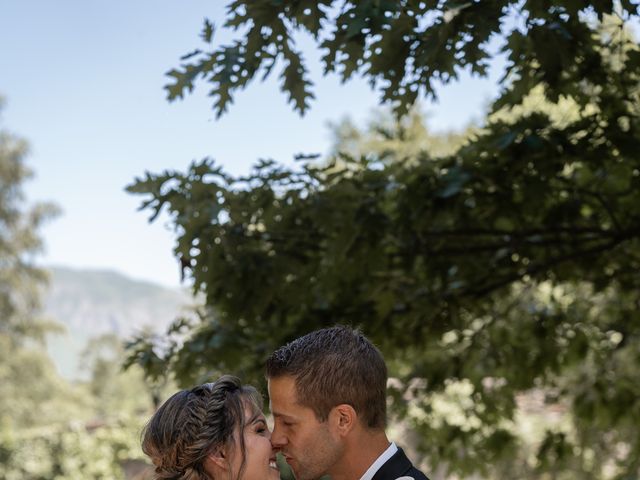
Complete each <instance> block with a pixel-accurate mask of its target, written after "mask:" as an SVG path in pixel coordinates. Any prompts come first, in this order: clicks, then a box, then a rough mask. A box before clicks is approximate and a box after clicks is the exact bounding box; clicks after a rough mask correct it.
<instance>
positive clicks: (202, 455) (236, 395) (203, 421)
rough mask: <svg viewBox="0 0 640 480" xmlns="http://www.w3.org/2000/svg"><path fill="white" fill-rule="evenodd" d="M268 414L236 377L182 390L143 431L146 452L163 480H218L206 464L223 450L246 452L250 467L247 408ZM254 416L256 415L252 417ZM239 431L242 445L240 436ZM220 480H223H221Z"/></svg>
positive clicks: (224, 377)
mask: <svg viewBox="0 0 640 480" xmlns="http://www.w3.org/2000/svg"><path fill="white" fill-rule="evenodd" d="M247 406H248V407H249V408H250V409H252V410H253V411H254V412H255V411H258V410H262V397H261V396H260V394H259V393H258V392H257V391H256V389H255V388H253V387H251V386H249V385H242V383H241V382H240V380H239V379H238V378H236V377H233V376H231V375H224V376H222V377H220V379H219V380H217V381H216V382H214V383H205V384H203V385H198V386H197V387H194V388H192V389H191V390H181V391H179V392H177V393H176V394H174V395H173V396H171V397H170V398H169V399H168V400H167V401H166V402H164V403H163V404H162V406H161V407H160V408H159V409H158V410H157V411H156V413H155V414H154V415H153V416H152V417H151V419H150V420H149V423H147V425H146V426H145V428H144V430H143V432H142V451H143V452H144V453H145V454H146V455H147V456H149V458H151V461H152V462H153V464H154V465H155V467H156V468H155V473H156V474H155V477H154V478H155V479H157V480H212V478H211V476H210V475H209V473H207V472H206V471H205V468H204V461H205V459H206V458H207V455H209V454H210V453H211V452H213V451H214V450H215V449H216V448H218V447H225V448H226V449H228V451H232V450H233V449H235V448H236V447H237V446H239V447H240V452H241V455H242V462H241V466H240V472H238V477H239V476H240V474H241V473H242V471H243V469H244V466H245V456H246V455H245V453H246V452H245V445H244V435H243V434H242V432H243V431H244V427H245V421H246V418H245V414H244V411H245V408H246V407H247ZM252 413H253V412H252ZM236 431H238V432H239V433H240V435H239V436H238V444H239V445H236V444H235V440H234V432H236ZM216 480H217V479H216Z"/></svg>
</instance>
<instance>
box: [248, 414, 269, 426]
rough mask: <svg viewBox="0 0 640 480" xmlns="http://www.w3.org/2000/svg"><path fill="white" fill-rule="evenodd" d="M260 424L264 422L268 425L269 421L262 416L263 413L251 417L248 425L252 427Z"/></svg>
mask: <svg viewBox="0 0 640 480" xmlns="http://www.w3.org/2000/svg"><path fill="white" fill-rule="evenodd" d="M258 422H264V423H267V421H266V420H265V418H264V417H263V416H262V413H260V412H258V413H255V414H254V415H253V417H251V418H250V419H249V421H248V422H247V423H248V424H250V425H252V424H254V423H258Z"/></svg>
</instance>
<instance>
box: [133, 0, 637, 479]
mask: <svg viewBox="0 0 640 480" xmlns="http://www.w3.org/2000/svg"><path fill="white" fill-rule="evenodd" d="M616 5H617V7H616ZM616 8H617V9H616ZM637 18H638V13H637V6H636V5H635V4H634V3H633V2H628V1H623V2H617V3H616V2H612V1H604V2H573V1H569V0H566V1H552V2H528V1H524V2H517V3H516V2H508V1H491V2H478V1H475V2H467V3H464V4H461V3H460V2H449V1H441V2H411V1H402V2H399V1H388V2H379V1H366V2H331V1H326V2H298V1H296V2H294V1H280V2H269V1H266V0H265V1H258V2H243V1H236V2H233V3H231V4H230V7H229V18H228V20H227V26H229V27H238V28H239V29H240V31H241V32H242V33H241V34H242V38H241V39H240V40H238V41H237V42H235V43H233V44H232V45H229V46H222V47H219V48H217V49H213V51H212V52H200V51H196V52H194V53H193V54H191V55H189V56H187V57H185V60H184V61H185V63H184V64H183V65H182V67H181V68H180V69H177V70H175V71H173V72H170V75H171V76H172V77H173V78H174V79H175V83H174V84H172V85H170V86H169V87H168V88H169V96H170V98H175V97H179V96H180V95H182V94H183V92H184V91H185V90H189V89H191V88H192V87H193V85H194V82H195V81H196V80H197V78H199V77H200V76H202V77H203V78H205V79H206V80H207V81H209V82H211V83H212V85H213V90H212V95H213V96H214V98H215V99H216V109H217V110H218V113H221V112H223V111H224V108H225V107H226V105H227V103H228V102H229V101H230V99H231V95H232V94H233V93H234V91H235V90H237V89H239V88H243V87H244V86H245V85H246V84H247V83H248V81H249V80H250V79H252V78H253V77H254V76H255V75H256V74H258V73H261V72H265V71H266V73H268V72H269V71H270V69H271V68H275V67H274V65H278V61H279V60H282V61H283V63H284V67H283V73H282V79H283V84H282V85H283V89H284V90H285V91H287V92H288V93H289V95H290V98H291V99H292V101H293V102H294V106H295V108H297V109H298V110H299V111H301V112H303V111H304V110H305V109H306V106H307V100H308V99H309V98H310V92H309V88H310V82H309V80H308V79H307V78H306V70H305V67H304V65H303V64H302V62H301V60H300V57H299V55H298V54H297V52H296V51H295V49H294V48H293V46H294V43H293V34H294V32H295V31H299V30H303V31H305V30H306V31H308V32H310V33H311V34H312V35H313V37H314V39H315V40H316V41H317V42H318V44H319V45H321V46H322V47H323V48H325V51H326V55H325V57H323V62H324V63H325V67H326V70H327V71H332V70H339V71H340V73H341V74H342V75H343V77H344V78H349V77H350V76H351V75H354V74H357V73H359V74H362V75H364V76H365V78H368V79H369V80H371V81H372V84H373V85H374V86H375V85H379V86H381V88H382V89H381V92H382V99H383V100H385V101H389V102H391V104H392V106H393V107H394V109H395V111H396V113H397V114H402V113H404V112H406V111H408V109H409V108H410V106H411V104H412V103H413V102H414V100H415V99H416V98H418V97H419V96H421V95H423V94H424V95H427V96H429V95H434V94H435V91H434V88H433V85H434V82H435V81H443V82H447V81H449V80H450V79H454V78H455V77H456V75H457V73H458V71H459V69H461V68H470V69H471V70H472V71H474V72H477V73H479V74H483V73H484V72H485V68H486V65H487V62H488V60H489V58H490V57H491V55H492V53H491V50H490V47H489V45H490V42H489V40H493V41H497V40H499V39H502V40H503V48H504V50H505V52H506V54H507V55H508V58H509V62H508V66H507V71H506V72H505V76H504V78H503V79H502V81H501V86H502V91H501V94H500V96H499V98H498V99H497V100H496V101H495V103H494V104H493V105H492V107H491V113H490V115H489V116H488V118H487V120H486V121H485V122H484V124H483V125H481V126H480V128H478V129H477V131H475V132H471V135H470V136H469V138H468V140H467V141H466V143H464V144H463V145H461V146H460V147H459V148H457V149H456V150H455V151H453V152H446V151H436V149H435V148H432V149H431V151H430V145H429V144H428V143H426V144H425V145H424V146H421V147H420V148H416V149H414V150H412V149H411V148H410V147H409V146H407V145H405V142H404V141H403V140H402V137H401V136H400V135H399V133H400V132H403V131H404V130H403V128H405V127H403V126H402V125H403V124H402V123H400V124H399V126H398V127H397V129H396V130H393V129H392V130H391V132H395V133H392V135H391V137H389V140H390V142H387V143H386V144H385V145H384V146H383V147H382V148H380V149H377V148H374V146H373V144H366V147H364V148H366V149H364V150H363V145H364V144H358V143H357V142H356V144H355V145H354V144H353V142H352V143H351V144H350V145H349V148H348V149H347V150H348V151H347V153H345V154H340V153H338V154H336V155H334V156H333V158H331V159H328V161H326V162H316V163H314V162H313V161H308V162H304V163H302V164H301V165H300V166H299V167H295V168H285V167H282V166H279V165H277V164H275V163H274V162H261V163H259V164H258V165H257V166H256V168H255V170H254V171H253V172H252V173H251V174H250V175H248V176H246V177H239V178H234V177H231V176H229V175H227V174H226V173H225V172H223V171H222V170H221V169H220V168H218V167H216V166H215V165H214V163H213V162H212V161H211V160H208V159H205V160H203V161H202V162H197V163H194V164H193V165H192V167H191V168H190V169H189V170H188V171H187V172H185V173H180V172H164V173H162V174H158V175H156V174H149V173H148V174H147V175H146V176H145V178H143V179H138V180H137V181H136V182H135V184H133V185H132V186H130V187H129V190H130V191H132V192H134V193H138V194H144V195H145V196H146V200H145V202H144V204H143V206H144V207H146V208H149V209H151V210H152V211H153V217H152V219H153V218H155V216H156V215H157V214H158V212H159V211H160V210H161V209H163V208H166V209H168V211H169V212H170V214H171V215H172V218H173V219H174V222H175V226H176V234H177V246H176V255H177V256H179V257H180V258H181V259H182V261H183V264H184V265H185V268H186V270H187V273H188V275H189V277H190V278H191V279H192V280H193V286H194V292H201V293H202V294H203V295H204V298H205V306H204V307H203V309H202V311H201V312H200V315H199V317H198V318H197V319H196V320H194V321H192V322H191V323H189V322H184V321H182V322H178V323H176V325H175V326H174V327H173V328H172V330H171V332H170V337H169V341H168V342H167V343H166V344H165V345H158V344H157V343H154V342H153V341H146V340H143V339H140V340H139V341H137V342H133V344H132V350H131V352H132V360H131V361H136V360H140V362H141V363H144V362H146V364H147V365H152V366H155V370H154V371H155V372H160V371H161V367H160V366H161V365H169V366H170V367H172V369H173V371H174V372H175V373H176V374H177V375H178V377H179V378H180V379H182V380H183V381H193V380H194V379H196V378H197V377H198V376H199V375H203V374H211V372H220V371H234V372H237V373H239V374H241V375H243V376H245V377H247V378H249V379H252V380H253V381H261V380H260V379H261V370H262V364H263V362H264V359H265V357H266V356H267V355H268V354H269V353H270V352H271V351H272V350H273V349H274V348H275V347H277V346H278V345H281V344H282V343H284V342H286V341H288V340H290V339H292V338H294V337H296V336H298V335H300V334H303V333H306V332H308V331H309V330H311V329H314V328H318V327H322V326H326V325H331V324H334V323H336V322H342V323H351V324H354V325H357V326H360V327H361V328H362V329H363V330H364V332H365V333H366V334H367V335H368V336H369V337H370V338H372V339H373V341H374V342H376V343H377V344H378V345H379V346H380V347H381V349H382V350H383V352H384V353H385V355H386V358H387V359H388V361H389V363H390V371H391V374H392V375H393V377H394V378H395V380H394V382H393V384H392V388H391V392H392V397H393V401H392V411H393V412H394V415H396V416H397V418H400V419H403V420H405V422H406V423H407V424H409V425H411V426H412V427H413V428H414V429H415V430H416V431H417V432H418V433H419V435H418V436H417V442H418V447H419V448H420V450H421V451H422V452H424V453H425V454H426V455H427V457H428V459H429V462H430V464H431V465H432V466H433V468H435V467H436V466H442V467H443V468H445V469H446V470H449V471H452V472H456V473H459V474H470V473H472V472H480V473H483V474H484V475H487V476H493V477H497V478H500V477H502V476H504V475H505V473H507V472H508V473H509V474H511V475H513V474H514V473H517V474H518V475H517V476H526V475H528V476H532V477H540V476H546V478H612V477H617V478H626V477H629V476H631V477H633V476H637V475H638V472H639V468H640V465H639V463H638V462H639V460H638V459H640V440H639V439H640V435H638V433H639V432H638V427H637V425H640V422H639V420H640V401H639V400H638V399H639V398H640V390H639V389H640V387H639V385H640V382H639V381H638V380H639V379H638V376H637V373H635V370H636V366H637V365H638V361H639V360H640V323H639V322H638V313H637V311H638V306H639V305H640V298H639V297H638V292H640V288H639V287H640V284H639V283H640V277H638V275H637V272H638V271H639V268H640V244H639V239H640V197H639V195H640V194H639V193H638V192H640V159H639V158H638V152H640V122H639V118H640V117H639V113H640V112H639V109H640V101H639V98H638V95H639V90H638V80H639V75H638V73H639V72H638V70H639V69H640V51H639V48H638V42H637V39H635V38H634V37H633V36H632V35H629V34H628V33H627V31H626V30H625V24H626V22H628V21H637ZM212 33H213V32H212V27H211V24H210V23H209V22H207V23H206V24H205V30H204V34H203V37H204V39H205V41H206V42H209V43H211V42H212ZM403 121H405V122H406V120H403ZM356 133H357V132H356ZM366 135H369V133H366V132H365V136H366ZM394 135H396V136H397V137H394ZM349 138H354V137H353V135H352V136H351V137H349ZM339 150H340V149H338V151H339ZM536 398H537V399H539V402H538V403H539V409H538V411H537V413H536V412H534V413H536V414H537V415H538V417H540V416H543V415H544V414H549V412H556V413H557V414H558V415H559V418H558V419H557V420H558V421H554V422H551V423H550V424H549V425H542V428H541V429H540V430H541V431H538V432H535V435H534V434H532V432H530V431H526V430H525V429H524V428H523V425H524V423H523V421H522V418H521V417H520V415H521V413H522V412H523V411H526V410H527V408H528V407H527V402H528V403H531V399H536Z"/></svg>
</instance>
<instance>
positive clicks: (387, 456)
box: [360, 442, 398, 480]
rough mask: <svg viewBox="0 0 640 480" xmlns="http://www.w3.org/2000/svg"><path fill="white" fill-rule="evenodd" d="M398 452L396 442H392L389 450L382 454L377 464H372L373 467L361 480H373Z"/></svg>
mask: <svg viewBox="0 0 640 480" xmlns="http://www.w3.org/2000/svg"><path fill="white" fill-rule="evenodd" d="M397 451H398V446H397V445H396V444H395V442H391V444H390V445H389V446H388V447H387V449H386V450H385V451H384V452H382V454H380V456H379V457H378V458H377V459H376V461H375V462H373V463H372V464H371V466H370V467H369V468H368V469H367V471H366V472H364V475H362V477H360V480H372V478H373V476H374V475H375V474H376V472H377V471H378V470H380V467H382V465H384V464H385V462H386V461H387V460H389V459H390V458H391V457H393V455H394V454H395V453H396V452H397Z"/></svg>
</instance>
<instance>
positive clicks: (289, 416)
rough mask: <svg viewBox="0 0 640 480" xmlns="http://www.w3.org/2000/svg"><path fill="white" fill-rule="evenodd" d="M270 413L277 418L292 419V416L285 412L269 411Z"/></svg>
mask: <svg viewBox="0 0 640 480" xmlns="http://www.w3.org/2000/svg"><path fill="white" fill-rule="evenodd" d="M271 415H273V417H274V418H275V417H278V418H286V419H288V420H294V417H292V416H291V415H287V414H286V413H280V412H274V411H271Z"/></svg>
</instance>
